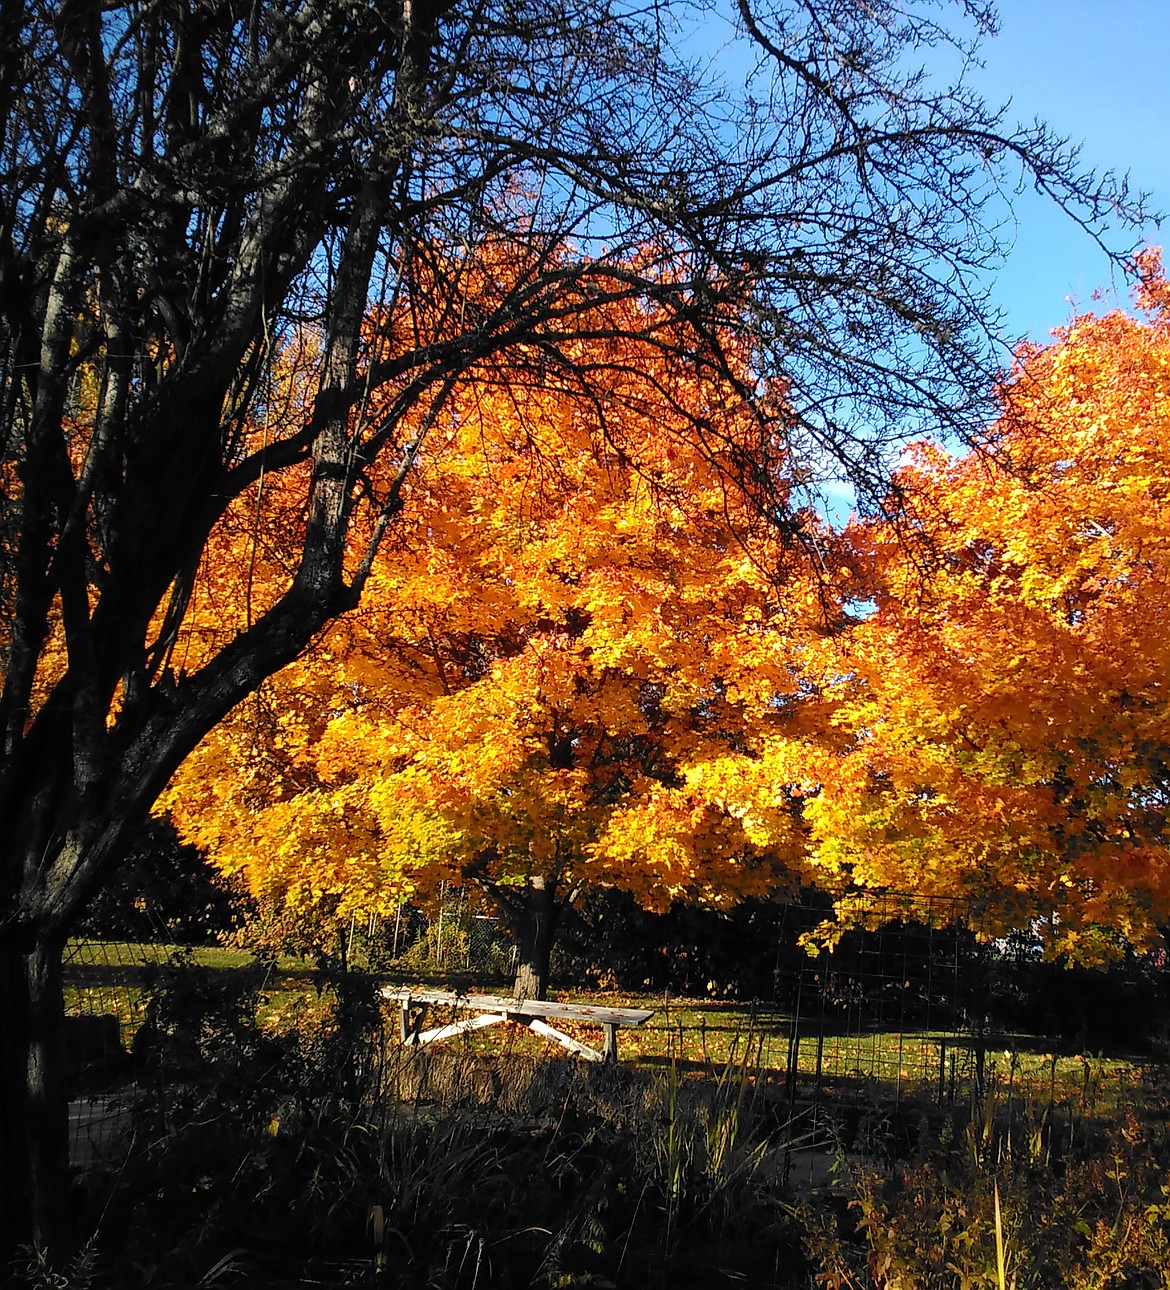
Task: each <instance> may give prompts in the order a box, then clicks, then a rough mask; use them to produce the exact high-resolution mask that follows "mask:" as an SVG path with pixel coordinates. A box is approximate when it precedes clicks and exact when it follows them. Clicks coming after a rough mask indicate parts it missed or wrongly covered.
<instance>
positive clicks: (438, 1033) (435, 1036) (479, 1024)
mask: <svg viewBox="0 0 1170 1290" xmlns="http://www.w3.org/2000/svg"><path fill="white" fill-rule="evenodd" d="M507 1020H508V1018H507V1017H505V1016H499V1015H496V1014H495V1013H485V1014H483V1015H482V1016H479V1017H465V1018H464V1019H463V1020H462V1021H452V1022H451V1023H450V1024H449V1025H446V1026H436V1027H435V1028H434V1029H433V1030H424V1031H423V1032H422V1034H420V1035H413V1036H411V1039H410V1040H409V1041H408V1042H410V1043H416V1044H437V1043H439V1042H440V1041H441V1040H443V1039H450V1038H451V1037H452V1036H453V1035H461V1034H463V1032H464V1031H466V1030H482V1029H483V1027H484V1026H498V1025H499V1024H500V1022H501V1021H507Z"/></svg>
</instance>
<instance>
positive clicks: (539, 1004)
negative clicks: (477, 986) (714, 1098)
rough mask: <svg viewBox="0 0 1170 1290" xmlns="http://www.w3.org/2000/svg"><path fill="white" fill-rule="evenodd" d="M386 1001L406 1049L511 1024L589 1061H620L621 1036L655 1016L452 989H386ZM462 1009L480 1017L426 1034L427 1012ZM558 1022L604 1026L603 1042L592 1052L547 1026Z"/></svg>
mask: <svg viewBox="0 0 1170 1290" xmlns="http://www.w3.org/2000/svg"><path fill="white" fill-rule="evenodd" d="M382 994H383V997H385V998H386V999H389V1000H393V1001H395V1002H396V1003H397V1004H398V1007H399V1009H400V1011H401V1016H402V1042H403V1043H404V1044H407V1045H421V1044H436V1043H440V1042H441V1041H442V1040H444V1039H450V1038H451V1037H452V1036H454V1035H461V1034H464V1033H465V1032H466V1031H469V1030H479V1029H480V1028H481V1027H483V1026H495V1025H498V1024H499V1023H500V1022H502V1021H513V1022H516V1023H518V1024H519V1025H522V1026H527V1027H528V1029H529V1030H534V1031H536V1033H537V1034H538V1035H544V1036H545V1037H546V1038H548V1039H555V1040H556V1041H557V1043H558V1044H561V1045H562V1046H563V1047H565V1048H567V1049H568V1050H569V1051H570V1052H572V1053H576V1054H577V1056H578V1057H584V1058H585V1060H586V1061H590V1062H616V1061H617V1032H618V1031H619V1030H620V1029H621V1028H622V1027H623V1026H641V1025H643V1024H644V1023H645V1022H647V1021H648V1020H649V1019H650V1018H651V1017H652V1016H653V1015H654V1010H653V1009H652V1008H600V1007H595V1006H594V1005H593V1004H588V1003H554V1002H550V1001H549V1000H546V999H508V998H504V997H503V996H501V995H495V994H455V993H454V992H453V991H450V990H398V989H395V988H394V987H393V986H385V987H383V990H382ZM432 1004H434V1005H436V1006H441V1007H446V1008H458V1009H461V1010H464V1011H468V1012H474V1013H476V1014H477V1015H476V1016H474V1017H467V1018H466V1019H464V1020H462V1021H452V1022H449V1023H448V1024H447V1025H445V1026H436V1027H435V1028H434V1029H432V1030H423V1028H422V1027H423V1021H424V1020H425V1018H426V1014H427V1009H428V1008H429V1007H430V1006H431V1005H432ZM550 1017H551V1018H552V1019H553V1020H555V1021H579V1022H587V1023H589V1024H590V1025H594V1026H600V1027H601V1028H602V1029H603V1030H604V1032H605V1043H604V1045H603V1046H602V1047H601V1048H600V1049H597V1048H590V1047H589V1045H588V1044H583V1043H581V1041H580V1040H579V1039H573V1038H572V1037H571V1036H569V1035H566V1034H563V1033H562V1032H561V1031H559V1030H557V1029H556V1028H555V1027H553V1026H550V1025H549V1024H548V1019H549V1018H550Z"/></svg>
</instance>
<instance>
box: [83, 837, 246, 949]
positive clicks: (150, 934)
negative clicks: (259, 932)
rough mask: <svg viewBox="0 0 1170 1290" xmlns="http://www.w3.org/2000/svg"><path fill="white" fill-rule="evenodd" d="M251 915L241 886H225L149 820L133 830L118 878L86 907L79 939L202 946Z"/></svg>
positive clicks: (208, 867) (201, 860) (195, 855)
mask: <svg viewBox="0 0 1170 1290" xmlns="http://www.w3.org/2000/svg"><path fill="white" fill-rule="evenodd" d="M248 912H249V911H248V899H247V895H246V893H245V892H244V891H242V890H241V889H240V888H239V886H238V884H232V883H229V882H225V881H224V878H223V875H222V874H220V873H218V872H217V871H216V870H215V869H214V868H213V867H212V866H211V865H210V864H209V863H208V861H207V860H206V858H205V857H204V856H203V855H202V854H201V853H200V851H199V850H198V849H197V848H196V847H193V846H189V845H188V844H186V843H184V842H183V841H182V840H181V839H180V838H179V837H178V836H177V834H176V833H175V830H174V829H173V828H172V827H171V826H170V825H169V824H168V823H167V822H166V821H165V820H160V819H150V820H147V821H146V823H145V824H144V825H142V826H141V827H140V828H138V829H136V830H135V832H134V834H133V835H132V836H131V838H130V840H129V841H128V842H127V845H126V857H125V859H124V860H123V862H122V864H121V865H119V867H118V870H117V872H116V873H115V874H114V876H113V877H112V878H111V879H110V881H109V882H108V883H106V885H105V886H104V887H102V888H101V889H100V890H99V891H98V893H97V895H96V896H95V897H94V898H93V900H91V901H90V902H89V903H88V904H87V905H86V907H85V912H84V914H83V915H82V917H81V919H80V920H79V921H78V923H77V924H76V933H77V934H78V935H79V936H93V937H96V938H98V939H100V940H117V941H160V940H161V941H162V942H163V943H169V944H171V945H204V944H209V943H211V942H213V941H215V940H216V938H217V937H219V936H222V935H223V934H225V933H227V932H231V931H233V930H235V929H236V928H237V927H238V926H239V925H240V924H241V923H242V921H243V919H244V918H245V916H246V914H247V913H248Z"/></svg>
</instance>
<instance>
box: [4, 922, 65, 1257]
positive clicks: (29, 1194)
mask: <svg viewBox="0 0 1170 1290" xmlns="http://www.w3.org/2000/svg"><path fill="white" fill-rule="evenodd" d="M15 941H16V938H12V939H11V940H8V941H6V942H5V943H3V944H2V945H0V1040H2V1042H0V1258H2V1259H3V1260H4V1263H3V1264H2V1265H0V1281H3V1280H4V1276H5V1274H6V1273H7V1272H8V1270H9V1267H10V1264H11V1260H12V1258H13V1257H14V1256H15V1255H16V1254H17V1252H18V1248H19V1246H20V1245H21V1244H22V1243H24V1242H28V1241H29V1240H30V1239H31V1241H32V1244H33V1246H34V1247H35V1248H37V1249H40V1250H43V1251H44V1252H45V1253H46V1254H48V1255H49V1257H50V1259H51V1260H52V1261H53V1262H54V1263H60V1262H61V1261H62V1259H63V1258H64V1257H65V1256H66V1255H67V1254H68V1252H69V1251H68V1244H69V1240H70V1235H71V1233H70V1226H71V1224H70V1213H71V1205H70V1201H69V1104H68V1100H67V1094H66V1089H65V1076H64V1057H63V1051H62V1030H63V1025H62V1016H63V1014H64V1001H63V997H62V991H61V942H60V940H59V939H58V938H57V937H55V936H49V935H40V936H37V937H36V938H35V939H34V940H32V941H31V943H25V944H20V943H19V942H17V943H14V942H15Z"/></svg>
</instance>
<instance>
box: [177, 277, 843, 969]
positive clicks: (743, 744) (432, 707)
mask: <svg viewBox="0 0 1170 1290" xmlns="http://www.w3.org/2000/svg"><path fill="white" fill-rule="evenodd" d="M634 313H640V314H642V315H645V313H646V306H644V305H641V304H638V303H637V302H631V301H625V302H620V303H614V302H610V303H608V304H606V305H605V306H604V307H602V308H599V309H598V311H597V313H596V317H595V320H594V321H595V326H594V328H593V334H592V336H590V337H588V338H584V337H583V338H582V340H581V341H580V342H579V344H578V346H577V348H576V350H575V353H574V360H575V362H576V363H577V364H578V365H579V366H580V367H584V368H588V369H589V370H590V371H591V372H592V373H593V374H594V375H593V381H592V384H591V387H590V389H589V391H588V393H587V394H586V393H585V392H584V391H582V389H581V388H580V386H579V384H578V383H577V382H575V381H572V382H568V381H565V380H564V379H562V378H561V377H560V376H559V375H558V374H557V373H555V372H545V373H536V372H533V371H532V370H530V369H529V368H528V367H527V366H526V365H521V366H518V367H517V368H515V369H509V368H507V367H502V368H501V369H500V370H499V372H498V373H496V374H495V375H493V377H492V378H491V379H488V378H486V377H485V378H484V379H482V380H480V381H479V382H477V383H476V384H475V385H474V386H469V387H467V388H466V389H464V390H462V391H460V392H457V393H456V394H454V395H453V396H452V398H451V399H450V400H449V401H448V403H447V404H446V406H445V407H444V409H443V412H442V413H441V415H440V418H439V419H438V420H437V421H436V423H435V425H434V428H433V431H432V436H431V439H430V443H429V446H428V448H427V449H426V450H425V451H424V452H423V453H422V454H421V455H420V458H419V461H418V462H417V465H416V468H415V473H414V475H413V477H412V478H411V480H410V481H409V483H408V484H407V485H406V487H405V488H404V492H403V510H402V513H401V515H400V516H399V518H398V520H397V522H396V525H395V529H394V533H393V535H392V536H391V537H390V538H389V540H388V541H387V542H386V543H385V544H384V546H383V548H382V550H381V552H380V554H379V556H378V558H377V559H376V561H375V562H374V565H373V567H372V569H371V572H370V577H369V582H368V584H367V589H366V594H365V597H364V600H363V605H362V608H361V610H360V611H359V612H357V613H354V614H351V615H347V616H346V617H345V618H344V619H343V620H341V621H339V622H338V623H337V624H336V625H335V627H334V629H333V630H332V631H331V632H329V633H328V634H326V635H325V636H324V637H322V638H321V640H319V641H318V642H317V643H316V644H315V646H314V647H312V648H311V649H310V650H309V651H308V652H307V653H306V655H305V656H304V657H303V658H302V659H301V660H300V661H299V662H298V663H297V664H295V665H293V666H292V667H290V668H287V669H285V671H283V672H282V673H281V674H280V675H279V676H278V677H276V678H273V680H272V681H270V682H268V683H267V684H266V685H265V687H263V689H262V691H261V693H260V695H259V696H258V698H257V700H256V701H255V702H249V703H246V704H244V705H242V706H241V707H239V708H238V709H237V710H236V711H235V712H234V713H233V714H232V715H231V717H229V718H228V719H227V720H226V721H225V722H223V723H221V724H220V725H219V726H218V727H217V728H216V729H215V730H214V731H212V732H211V733H210V734H209V736H208V737H207V739H205V740H204V742H203V744H202V745H201V746H200V748H199V749H198V750H196V752H195V753H194V754H192V756H191V757H189V758H188V759H187V761H186V763H185V764H184V766H183V767H182V768H181V769H180V771H179V773H178V775H177V776H176V778H175V780H174V781H173V782H172V785H171V787H170V789H169V790H168V792H167V793H166V794H165V795H164V798H163V799H162V803H163V805H164V806H166V807H168V808H169V809H170V810H171V812H172V815H173V816H174V818H176V819H178V820H179V821H181V823H182V826H183V829H184V832H185V833H186V834H187V836H188V837H189V838H191V839H192V840H194V841H197V842H198V843H199V844H200V845H201V846H203V847H204V848H205V849H206V850H207V851H208V853H209V854H210V855H211V856H212V857H213V858H214V859H215V861H216V863H217V864H219V865H220V867H222V868H224V869H226V870H227V871H229V872H243V873H244V874H245V875H246V877H247V879H248V881H249V883H250V885H251V886H252V888H253V890H254V892H255V893H256V894H257V895H258V896H260V897H262V898H266V899H267V900H269V901H275V902H277V903H278V904H280V905H282V906H284V907H285V908H287V909H291V911H292V912H294V913H297V912H299V913H300V914H301V916H302V917H304V918H305V919H306V920H312V919H314V918H320V917H321V916H322V915H324V916H326V917H327V918H330V917H331V918H333V919H340V920H341V921H343V922H344V921H346V920H348V919H350V918H352V917H354V916H358V917H360V918H362V919H363V920H364V919H365V917H366V916H367V915H368V914H370V913H371V912H386V911H388V910H392V909H393V908H394V907H395V905H396V904H397V903H398V902H399V901H400V900H401V899H402V898H403V897H404V896H406V895H414V896H422V897H425V896H427V895H429V894H432V893H434V892H435V891H436V890H438V889H439V887H440V886H441V884H443V883H445V882H447V881H455V882H463V883H475V884H478V885H479V886H481V887H482V888H484V889H485V890H486V891H487V892H488V893H489V894H490V896H491V898H492V899H493V900H494V901H495V903H496V904H497V905H498V906H499V908H500V909H501V912H503V913H504V914H505V915H506V917H507V918H508V919H509V921H510V922H511V924H512V925H513V928H514V930H515V932H516V934H517V938H518V941H519V943H520V945H521V948H522V955H521V962H522V965H523V966H524V967H525V968H528V969H531V971H530V972H529V973H527V974H525V975H524V976H523V979H522V981H521V982H520V988H522V989H523V990H524V992H525V993H528V994H533V993H542V992H543V989H544V984H545V978H546V976H547V967H548V964H547V959H548V947H549V938H550V937H551V932H552V929H553V927H554V926H555V923H556V920H557V917H558V915H559V912H560V910H561V908H562V906H563V905H564V904H565V903H571V902H572V901H573V900H574V899H575V898H576V896H577V895H578V894H579V893H580V892H582V891H583V890H584V889H587V888H588V887H590V886H599V885H605V886H616V887H620V888H623V889H625V890H628V891H631V892H633V893H634V894H635V895H636V897H637V898H638V900H639V902H640V903H642V904H643V905H646V906H648V907H650V908H657V909H664V908H666V907H667V906H669V905H670V904H671V903H672V902H673V901H675V900H679V899H686V900H692V901H698V902H701V903H708V904H715V905H726V904H727V903H728V902H729V901H732V900H735V899H738V898H742V897H744V896H749V895H762V894H764V893H766V892H768V891H769V890H771V889H773V888H774V887H775V886H776V885H777V884H778V883H781V882H784V881H785V880H786V879H789V878H790V877H791V867H792V865H793V863H794V861H795V859H796V857H797V856H798V855H799V854H800V852H801V850H802V848H801V847H800V846H799V845H798V835H799V831H800V829H799V821H798V817H797V814H796V813H795V812H793V811H791V810H789V811H788V812H787V818H788V820H789V828H790V831H791V836H789V837H788V839H787V841H786V843H785V844H784V845H781V844H779V843H778V840H777V838H776V837H775V836H772V837H770V838H769V845H768V847H767V848H766V849H765V848H761V847H759V846H757V845H755V843H754V842H753V840H752V837H751V834H750V829H748V828H745V826H744V825H743V824H742V822H737V821H735V820H734V819H732V818H731V817H729V816H727V815H726V813H725V812H724V811H722V810H721V809H720V807H719V806H718V804H717V803H716V802H715V801H712V800H709V798H708V795H707V794H706V793H705V792H704V785H703V783H702V782H700V781H698V780H696V779H694V776H693V774H692V770H691V768H692V767H694V766H696V765H697V764H698V763H699V762H706V763H713V762H716V761H717V760H718V759H719V758H720V757H728V758H730V757H734V756H743V755H754V751H755V749H756V747H757V745H758V744H759V741H760V739H761V738H762V737H765V736H769V735H775V733H776V732H777V731H779V730H791V729H793V728H795V726H796V724H797V722H798V718H800V719H804V720H808V718H807V715H806V713H805V711H804V709H805V708H806V707H807V706H808V705H809V704H810V703H811V702H812V700H811V699H809V698H807V696H806V698H805V699H804V701H802V702H798V701H797V692H798V690H799V685H800V682H799V670H798V669H799V665H800V651H801V649H802V648H803V646H804V644H805V640H806V637H807V636H808V635H809V633H811V632H816V631H819V630H823V628H824V625H825V622H826V617H827V614H826V611H827V609H828V602H829V597H828V596H827V594H826V586H827V584H826V571H825V568H824V564H825V555H826V551H827V548H828V545H829V541H830V539H829V534H828V533H827V531H820V530H821V527H822V526H819V525H818V524H817V522H816V521H815V520H814V519H813V517H811V516H806V515H802V514H800V513H798V512H797V511H796V510H795V508H794V507H792V505H791V503H790V501H789V497H788V493H789V490H790V489H791V487H792V483H791V475H792V473H793V471H794V464H793V463H792V462H791V461H790V460H789V459H788V457H787V452H786V448H785V447H784V444H783V439H782V436H781V435H779V434H777V428H779V427H783V425H784V423H785V421H786V419H787V417H788V415H789V414H788V412H787V409H786V407H785V405H784V402H783V400H782V399H779V398H778V397H776V396H775V395H773V396H770V398H769V399H767V400H763V401H760V402H758V403H757V404H756V406H755V407H752V408H749V407H748V406H746V405H745V404H744V403H743V402H742V401H741V400H740V399H739V398H738V397H737V394H736V391H737V388H738V386H739V385H740V384H741V383H742V382H743V381H744V380H745V379H746V368H747V363H748V360H749V357H750V356H749V355H748V354H747V353H746V352H742V353H741V355H740V358H739V370H737V371H735V372H732V373H729V374H728V375H727V376H723V375H718V374H714V373H712V372H710V371H706V370H704V368H703V367H702V366H700V365H696V364H694V363H686V362H683V361H681V360H680V358H679V356H678V355H677V354H676V353H674V352H673V348H672V347H670V346H666V347H665V348H664V347H663V346H662V345H661V344H660V343H659V342H660V341H661V340H663V339H664V338H665V336H666V334H667V333H666V332H664V331H663V330H662V328H661V327H660V326H657V325H653V324H652V323H651V320H650V319H649V318H648V317H646V316H643V317H642V318H640V319H635V318H633V317H631V315H632V314H634ZM649 335H653V336H654V337H655V340H653V341H651V340H650V339H648V338H647V337H648V336H649ZM730 353H731V345H730V342H727V343H725V345H724V354H725V356H726V355H730ZM287 366H288V370H289V379H290V380H291V379H293V378H292V373H293V371H294V370H295V367H296V363H295V362H292V361H290V362H289V363H288V365H287ZM292 401H293V402H294V403H295V399H294V400H292ZM683 418H691V419H693V420H694V421H695V422H696V423H701V424H702V433H701V434H699V435H697V436H696V437H694V438H693V439H692V440H691V441H689V442H688V441H687V439H686V438H685V437H683V436H680V435H679V434H678V427H677V424H676V422H677V421H678V420H679V419H683ZM769 435H770V436H771V437H772V442H771V443H770V444H769V442H768V440H767V438H766V436H769ZM769 456H771V457H772V461H771V463H770V466H769V469H768V471H767V472H766V476H765V479H766V487H764V488H763V489H761V487H760V482H761V480H760V477H759V475H758V474H753V473H747V474H745V472H744V469H743V465H744V463H745V462H749V461H750V462H752V463H755V464H756V466H757V467H758V465H759V463H761V462H763V461H765V460H767V459H768V457H769ZM779 517H782V518H783V519H784V523H778V522H777V519H778V518H779ZM250 518H251V516H250V514H249V513H248V510H247V506H246V505H243V514H242V515H241V516H240V517H239V520H238V521H237V520H236V519H235V518H234V517H232V516H231V515H229V516H228V517H225V523H224V525H223V533H222V548H221V547H220V546H218V545H217V546H216V547H214V548H213V549H212V550H210V551H209V554H208V557H207V560H206V562H205V563H206V566H207V567H206V569H205V570H203V571H202V572H201V575H200V582H201V585H203V583H204V582H205V583H206V588H207V598H206V605H207V611H206V614H207V616H209V617H210V618H211V619H212V620H213V622H214V625H215V628H216V629H217V630H222V628H223V621H222V615H223V613H224V610H225V607H226V606H230V605H231V604H233V603H234V604H237V605H241V606H242V604H243V603H244V598H243V597H242V596H241V594H240V591H241V588H240V586H239V583H240V581H241V580H242V579H243V578H244V577H245V576H247V577H248V578H249V579H250V580H251V581H252V582H253V585H254V586H258V585H260V584H261V583H266V582H267V581H268V579H269V577H270V573H269V570H268V564H269V561H270V560H271V559H272V558H273V553H275V552H278V551H280V550H283V549H285V547H286V546H287V542H286V541H284V540H282V538H281V536H280V535H279V534H275V533H270V534H266V535H264V538H263V542H262V543H256V542H254V541H253V532H252V530H251V529H250V527H249V520H250ZM286 523H290V524H292V525H293V526H295V523H296V520H295V517H288V518H287V519H286ZM241 542H243V543H244V549H243V550H241V549H240V548H239V543H241ZM258 546H262V547H263V549H264V552H265V554H264V556H263V557H262V558H261V559H260V560H256V559H253V558H251V552H252V551H254V550H255V549H256V548H257V547H258ZM225 580H226V582H227V584H228V585H227V587H226V588H225V585H224V583H225ZM239 612H242V610H237V613H239ZM206 647H207V646H206V639H205V634H204V633H202V632H197V633H195V634H194V636H193V639H192V640H191V641H190V642H188V641H186V640H184V641H182V642H181V643H180V645H179V648H180V649H181V650H182V651H183V653H184V655H185V656H188V651H189V650H190V651H192V652H194V653H197V652H198V651H199V650H200V649H204V648H206ZM707 774H708V775H709V774H710V767H709V766H708V771H707ZM774 814H784V812H779V813H777V812H774ZM538 931H540V932H541V933H542V935H540V936H537V932H538Z"/></svg>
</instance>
